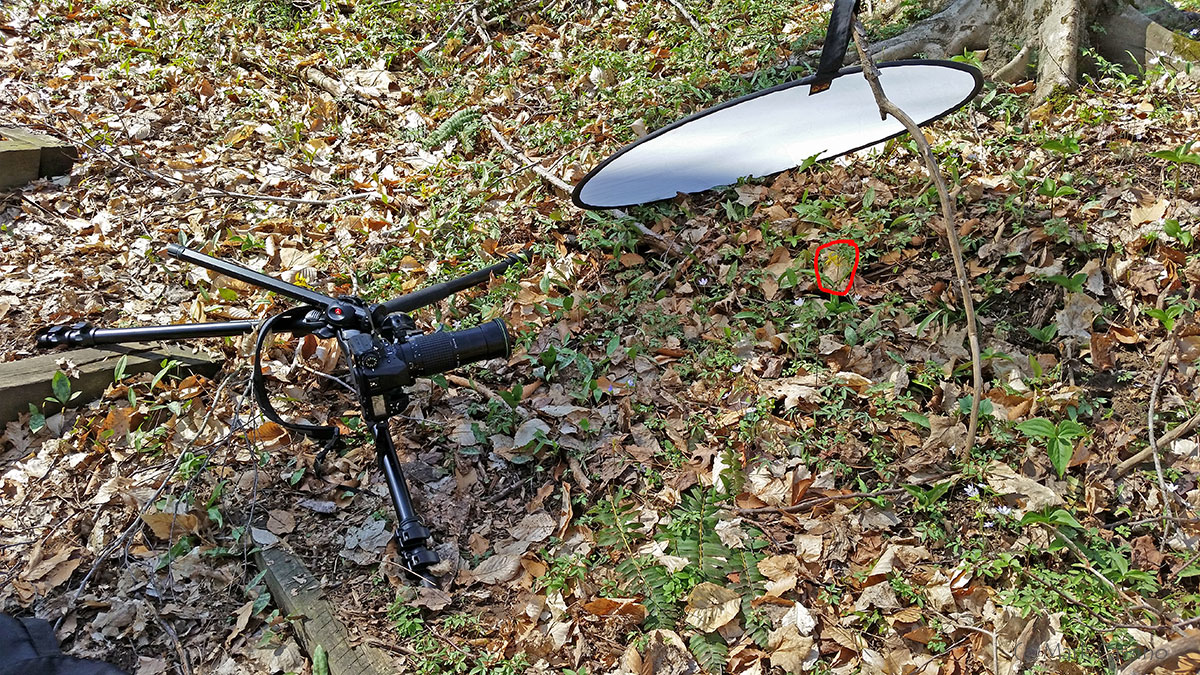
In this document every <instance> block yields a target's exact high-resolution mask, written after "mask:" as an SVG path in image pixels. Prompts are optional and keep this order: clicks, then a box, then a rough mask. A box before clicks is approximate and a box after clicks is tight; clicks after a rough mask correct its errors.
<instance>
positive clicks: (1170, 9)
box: [1130, 0, 1200, 32]
mask: <svg viewBox="0 0 1200 675" xmlns="http://www.w3.org/2000/svg"><path fill="white" fill-rule="evenodd" d="M1130 1H1131V2H1132V3H1133V6H1134V7H1136V8H1137V10H1138V11H1139V12H1141V13H1142V14H1145V15H1146V16H1147V17H1148V18H1149V19H1151V20H1152V21H1154V22H1156V23H1159V24H1161V25H1163V26H1164V27H1166V28H1169V29H1171V30H1178V31H1184V32H1190V31H1194V30H1197V29H1200V12H1189V11H1187V10H1182V9H1179V8H1178V7H1176V6H1175V5H1172V4H1171V3H1169V2H1167V1H1166V0H1130Z"/></svg>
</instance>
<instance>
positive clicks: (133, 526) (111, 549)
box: [54, 375, 258, 630]
mask: <svg viewBox="0 0 1200 675" xmlns="http://www.w3.org/2000/svg"><path fill="white" fill-rule="evenodd" d="M232 377H233V376H232V375H229V376H227V377H225V378H224V379H223V380H221V384H220V385H219V386H218V387H217V391H216V393H215V394H213V405H212V406H209V409H208V412H207V413H205V414H204V419H203V420H201V421H200V426H199V427H198V428H197V429H196V435H195V436H194V437H193V438H192V440H190V441H188V443H187V446H186V447H184V448H183V449H182V450H180V452H179V455H178V456H177V457H175V462H174V464H172V465H171V468H170V469H169V470H168V471H167V474H166V475H167V478H166V479H164V480H163V482H162V484H161V485H159V486H158V489H157V490H155V491H154V494H153V495H152V496H151V497H150V499H147V500H146V503H145V505H144V506H143V507H142V509H141V511H139V512H138V514H137V516H136V517H134V519H133V522H132V523H130V524H129V527H127V528H125V531H124V532H122V533H121V536H120V537H119V538H117V539H116V540H115V541H113V543H111V544H109V545H108V546H107V547H105V548H104V550H103V551H101V552H100V554H99V555H98V556H96V561H95V562H93V563H92V567H91V569H89V570H88V573H87V574H86V575H84V577H83V581H81V582H79V588H77V589H75V594H74V595H73V596H71V599H70V600H69V601H68V602H67V607H66V608H65V609H64V610H63V614H62V616H61V617H59V619H58V621H57V622H56V623H55V626H54V629H55V630H58V629H59V628H60V627H61V626H62V622H63V619H65V618H66V617H67V614H69V613H70V610H71V609H73V608H74V606H75V603H77V602H79V597H80V596H81V595H83V591H84V589H85V588H87V585H88V582H89V581H91V579H92V577H93V576H94V575H95V574H96V571H97V570H99V569H100V567H101V566H103V565H104V561H106V560H108V557H109V556H110V555H112V554H113V553H115V552H116V551H117V549H119V548H120V547H121V546H123V545H124V544H125V542H126V541H127V540H129V538H131V537H132V536H133V535H134V533H135V532H137V531H139V530H141V528H142V526H143V525H145V521H144V520H142V516H144V515H145V514H147V513H149V512H150V510H151V509H153V508H155V507H156V505H157V504H158V498H159V497H161V496H162V494H163V492H165V491H166V489H167V486H168V485H170V483H171V481H170V477H171V476H174V475H175V472H176V471H177V470H179V465H180V464H181V463H182V462H183V457H184V455H186V454H188V452H190V451H191V450H192V448H193V446H194V445H195V443H196V439H197V438H199V437H200V434H202V433H204V429H205V428H206V427H207V426H208V422H209V420H210V419H212V416H213V414H214V411H215V410H216V402H217V400H219V399H220V398H221V392H222V390H224V388H225V385H226V384H228V382H229V380H230V379H231V378H232ZM255 466H258V463H257V462H255Z"/></svg>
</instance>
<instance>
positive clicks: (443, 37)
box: [417, 2, 475, 56]
mask: <svg viewBox="0 0 1200 675" xmlns="http://www.w3.org/2000/svg"><path fill="white" fill-rule="evenodd" d="M474 9H475V3H474V2H472V3H470V4H468V5H467V6H466V7H464V8H463V9H462V11H460V12H459V13H458V16H455V17H454V20H453V21H451V22H450V26H449V27H447V28H446V30H445V32H443V33H442V34H441V35H440V36H438V38H437V39H436V40H434V41H433V42H430V43H429V44H427V45H425V46H424V47H422V48H421V51H419V52H417V55H418V56H425V55H426V54H428V53H429V52H431V51H433V50H435V49H437V48H438V47H439V46H441V44H442V43H443V42H445V41H446V38H448V37H450V34H451V33H453V32H454V29H455V28H458V24H460V23H462V20H463V19H465V18H467V15H468V14H470V13H471V11H472V10H474Z"/></svg>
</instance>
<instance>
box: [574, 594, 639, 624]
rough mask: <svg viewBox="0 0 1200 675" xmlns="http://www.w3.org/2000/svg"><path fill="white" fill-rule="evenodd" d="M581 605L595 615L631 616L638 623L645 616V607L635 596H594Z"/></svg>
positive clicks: (584, 609)
mask: <svg viewBox="0 0 1200 675" xmlns="http://www.w3.org/2000/svg"><path fill="white" fill-rule="evenodd" d="M582 607H583V611H585V612H588V613H589V614H595V615H596V616H632V617H633V618H634V619H636V620H637V621H638V623H641V622H642V620H643V619H645V618H646V608H645V607H644V606H643V605H642V604H641V603H639V602H638V601H637V599H636V598H596V599H595V600H592V601H591V602H585V603H583V605H582Z"/></svg>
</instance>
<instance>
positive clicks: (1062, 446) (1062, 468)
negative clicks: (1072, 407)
mask: <svg viewBox="0 0 1200 675" xmlns="http://www.w3.org/2000/svg"><path fill="white" fill-rule="evenodd" d="M1017 429H1018V430H1019V431H1020V432H1021V433H1023V434H1025V435H1026V436H1027V437H1029V438H1033V439H1043V440H1044V441H1045V443H1046V452H1047V454H1048V455H1049V456H1050V465H1051V466H1053V467H1054V470H1055V471H1056V472H1057V473H1058V477H1059V478H1062V477H1063V474H1065V473H1066V472H1067V466H1068V465H1069V464H1070V463H1071V455H1072V454H1074V452H1075V444H1074V440H1075V439H1077V438H1083V437H1084V436H1087V429H1086V428H1084V426H1083V425H1082V424H1080V423H1078V422H1076V421H1074V420H1063V421H1062V422H1059V423H1058V424H1055V423H1054V422H1051V421H1050V420H1048V419H1045V418H1043V417H1035V418H1034V419H1031V420H1026V421H1024V422H1022V423H1020V424H1018V425H1017Z"/></svg>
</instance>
